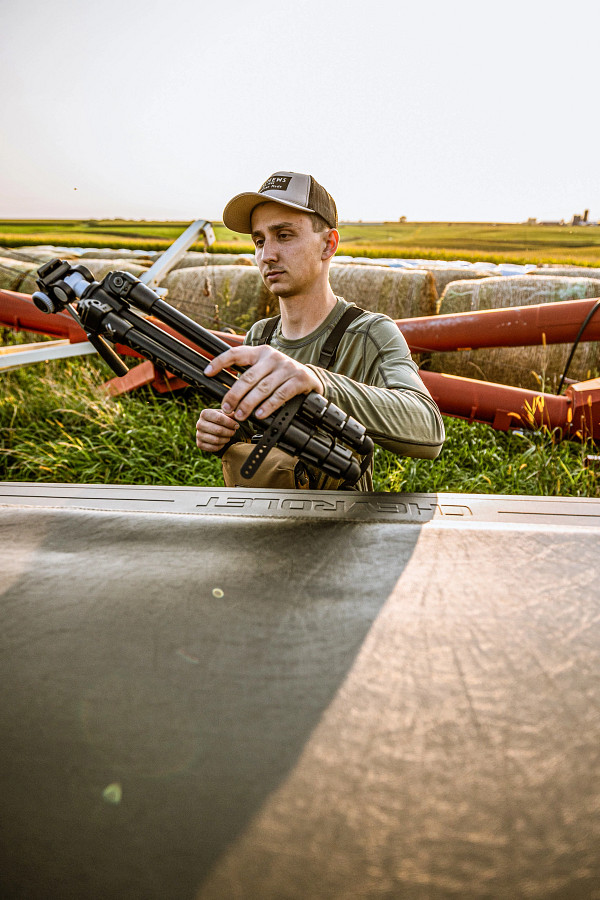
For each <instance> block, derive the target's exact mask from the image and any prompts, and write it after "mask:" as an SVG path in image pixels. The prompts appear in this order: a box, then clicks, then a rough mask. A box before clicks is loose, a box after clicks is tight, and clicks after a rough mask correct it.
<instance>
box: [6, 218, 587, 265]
mask: <svg viewBox="0 0 600 900" xmlns="http://www.w3.org/2000/svg"><path fill="white" fill-rule="evenodd" d="M188 224H189V223H188V222H144V221H142V222H125V221H122V220H119V219H116V220H102V221H96V220H87V221H75V220H72V221H70V220H54V221H52V220H23V219H20V220H0V247H1V246H5V247H16V246H23V245H30V246H31V245H35V244H56V245H59V246H66V247H126V248H129V249H140V250H162V249H165V248H166V247H167V246H168V245H169V244H170V243H172V242H173V241H174V240H175V238H176V237H177V236H178V235H179V234H181V232H182V231H183V230H184V228H185V227H187V225H188ZM214 228H215V236H216V239H217V240H216V244H215V245H214V246H213V250H214V251H215V252H222V251H231V252H252V251H253V249H254V248H253V246H252V243H251V242H250V241H249V239H248V238H246V237H245V236H244V235H238V234H235V233H234V232H231V231H229V230H228V229H227V228H225V227H224V226H223V225H222V224H218V223H216V224H215V226H214ZM340 237H341V243H340V250H339V252H340V253H341V254H344V255H348V256H370V257H407V258H422V259H447V260H452V259H463V260H468V261H472V262H475V261H477V260H481V261H485V262H515V263H535V264H537V265H541V264H543V263H562V264H572V265H584V266H600V227H590V226H570V225H564V226H558V225H556V226H554V225H520V224H502V223H500V224H494V223H485V222H405V223H400V222H343V223H341V225H340ZM194 249H198V250H200V249H202V245H201V244H198V245H196V246H195V247H194Z"/></svg>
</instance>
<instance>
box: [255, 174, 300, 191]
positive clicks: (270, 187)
mask: <svg viewBox="0 0 600 900" xmlns="http://www.w3.org/2000/svg"><path fill="white" fill-rule="evenodd" d="M291 180H292V176H291V175H271V177H270V178H267V180H266V181H265V183H264V184H263V186H262V187H261V189H260V190H259V192H258V193H259V194H264V192H265V191H287V189H288V186H289V183H290V181H291Z"/></svg>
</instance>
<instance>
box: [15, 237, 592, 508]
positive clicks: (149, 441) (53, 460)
mask: <svg viewBox="0 0 600 900" xmlns="http://www.w3.org/2000/svg"><path fill="white" fill-rule="evenodd" d="M187 224H189V223H187V222H168V223H167V222H122V221H119V220H113V221H99V222H92V221H88V222H77V221H71V222H66V221H33V220H32V221H22V220H21V221H0V246H1V245H4V246H19V245H28V244H29V245H34V244H57V245H63V246H81V247H85V246H87V247H89V246H96V247H128V248H139V249H163V248H165V247H167V246H168V245H169V244H170V243H172V241H173V240H174V239H175V238H176V237H177V236H178V235H179V234H180V233H181V232H182V231H183V229H184V228H185V227H186V226H187ZM215 232H216V236H217V239H218V243H217V245H216V247H215V248H213V249H218V250H231V251H236V250H237V251H239V252H241V251H251V250H252V249H253V248H252V245H251V244H248V243H247V242H246V240H245V239H244V238H243V236H240V235H234V234H233V233H232V232H228V231H227V229H225V228H224V227H223V226H222V225H216V227H215ZM340 232H341V237H342V245H341V249H340V252H341V253H343V254H347V255H358V256H373V257H376V256H380V257H382V256H390V257H391V256H396V257H401V256H406V257H409V258H418V257H422V258H426V259H427V258H430V259H431V258H439V259H456V258H460V259H468V260H489V261H492V262H501V261H510V262H520V263H538V264H540V263H544V262H546V263H550V262H555V263H572V264H580V265H581V264H583V265H600V228H593V227H588V228H586V227H578V228H570V227H569V226H564V227H558V226H556V227H555V226H527V225H493V224H482V223H473V224H468V223H439V222H437V223H435V222H429V223H427V222H422V223H403V224H400V223H379V224H376V223H360V222H358V223H343V224H342V225H341V227H340ZM198 249H201V247H200V246H198ZM0 252H1V251H0ZM35 339H36V338H35V336H32V335H26V334H24V333H18V334H15V333H13V332H11V331H9V330H8V329H0V344H2V343H8V342H10V343H13V342H22V341H24V340H35ZM111 374H112V373H110V372H109V371H108V369H107V368H106V367H105V365H104V363H102V361H100V360H98V359H96V358H90V357H87V358H85V359H80V360H71V361H62V362H54V363H46V364H42V365H37V366H32V367H29V368H25V369H22V370H20V371H17V372H14V373H10V374H7V375H4V376H3V377H2V380H1V381H0V479H3V480H12V481H19V480H23V481H45V482H53V481H62V482H70V483H75V482H83V483H109V484H157V485H158V484H165V485H199V486H202V485H218V484H222V479H221V470H220V463H219V461H218V460H217V459H216V458H215V457H213V456H210V455H205V454H202V453H199V452H198V451H197V450H196V448H195V445H194V425H195V421H196V418H197V416H198V412H199V409H200V408H201V406H202V402H201V400H200V399H199V398H198V397H197V396H196V395H195V394H194V393H193V392H192V391H188V392H187V393H185V394H181V395H178V396H177V397H174V398H168V399H164V398H158V397H157V396H156V395H154V394H153V393H152V392H151V391H150V390H146V391H138V392H136V393H135V394H132V395H126V396H124V397H121V398H118V399H109V398H107V397H106V396H105V395H104V393H103V392H102V390H101V389H100V388H99V385H100V384H101V383H102V381H104V380H106V379H107V378H109V377H110V376H111ZM446 428H447V440H446V444H445V446H444V449H443V451H442V454H441V456H440V457H439V458H438V460H435V461H433V462H430V461H426V460H411V459H401V458H398V457H395V456H393V455H391V454H389V453H386V452H385V451H383V450H380V449H378V450H377V451H376V457H375V473H374V476H375V477H374V481H375V488H376V490H393V491H424V492H429V491H457V492H467V493H494V494H503V493H512V494H532V495H547V496H552V495H563V496H589V497H596V496H600V489H599V487H598V477H597V475H596V471H595V469H593V468H588V467H587V466H586V465H585V461H586V455H587V453H588V452H590V449H589V448H588V447H586V446H580V445H577V444H573V443H569V442H564V443H560V442H558V441H557V440H556V439H555V436H554V435H552V434H549V433H548V432H545V431H539V432H535V433H530V434H525V435H519V434H514V433H513V434H504V433H502V432H495V431H493V430H492V429H491V428H489V427H487V426H485V425H477V424H474V425H469V424H468V423H466V422H462V421H460V420H457V419H451V418H446Z"/></svg>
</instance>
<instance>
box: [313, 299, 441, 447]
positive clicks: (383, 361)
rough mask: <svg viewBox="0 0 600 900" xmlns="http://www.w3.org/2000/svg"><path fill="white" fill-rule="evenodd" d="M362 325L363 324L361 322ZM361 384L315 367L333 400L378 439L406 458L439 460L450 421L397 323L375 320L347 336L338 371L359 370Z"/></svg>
mask: <svg viewBox="0 0 600 900" xmlns="http://www.w3.org/2000/svg"><path fill="white" fill-rule="evenodd" d="M359 321H360V320H359ZM357 354H360V369H361V370H362V371H361V373H360V375H358V373H356V374H357V375H358V380H357V379H355V378H353V377H350V376H348V375H342V374H340V373H339V372H337V371H329V370H325V369H322V368H320V367H319V366H315V365H311V366H310V368H311V369H312V370H313V371H314V372H315V374H316V375H317V376H318V378H319V379H320V381H321V382H322V384H323V390H324V394H325V397H326V399H327V400H330V401H332V402H333V403H335V404H336V406H339V407H340V408H341V409H343V410H344V412H346V413H348V414H349V415H351V416H353V417H354V418H355V419H357V420H358V421H359V422H361V423H362V424H363V425H364V426H365V428H366V429H367V433H368V434H369V435H370V436H371V437H372V438H373V440H374V441H375V442H376V443H377V444H379V445H380V446H381V447H383V448H384V449H386V450H391V451H392V452H393V453H397V454H401V455H403V456H412V457H420V458H423V459H435V458H436V456H438V454H439V452H440V450H441V448H442V444H443V442H444V438H445V433H444V423H443V420H442V416H441V414H440V411H439V409H438V407H437V404H436V403H435V401H434V400H433V398H432V397H431V395H430V393H429V391H428V390H427V388H426V387H425V385H424V384H423V382H422V380H421V378H420V376H419V370H418V368H417V366H416V365H415V363H414V362H413V360H412V359H411V355H410V351H409V349H408V345H407V343H406V341H405V339H404V337H403V336H402V334H401V332H400V331H399V329H398V326H397V325H396V324H395V322H393V321H392V320H391V319H388V318H387V317H383V316H376V317H372V318H371V320H370V321H369V322H368V324H367V325H366V326H361V327H360V328H359V331H358V332H357V333H355V334H350V333H349V332H347V334H346V335H345V336H344V338H343V340H342V343H341V344H340V348H339V351H338V358H337V359H336V364H335V369H338V368H339V369H343V370H345V371H346V372H355V371H356V364H355V365H353V364H352V357H353V358H354V360H355V361H356V358H357Z"/></svg>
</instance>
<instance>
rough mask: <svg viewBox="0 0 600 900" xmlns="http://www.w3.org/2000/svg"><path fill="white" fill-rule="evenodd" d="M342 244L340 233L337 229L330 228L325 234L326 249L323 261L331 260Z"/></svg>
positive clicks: (322, 256) (322, 257)
mask: <svg viewBox="0 0 600 900" xmlns="http://www.w3.org/2000/svg"><path fill="white" fill-rule="evenodd" d="M339 243H340V233H339V231H338V230H337V228H330V229H329V231H327V232H326V233H325V249H324V250H323V253H322V254H321V259H331V257H332V256H334V254H335V251H336V250H337V248H338V246H339Z"/></svg>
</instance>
